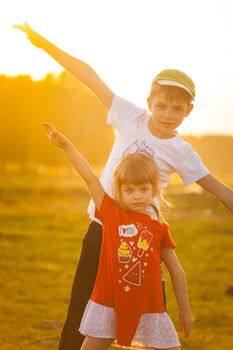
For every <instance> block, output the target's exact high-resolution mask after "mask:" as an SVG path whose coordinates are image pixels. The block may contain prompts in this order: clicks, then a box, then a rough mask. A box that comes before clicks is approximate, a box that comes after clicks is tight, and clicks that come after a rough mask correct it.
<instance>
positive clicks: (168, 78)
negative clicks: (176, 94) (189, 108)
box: [151, 69, 195, 99]
mask: <svg viewBox="0 0 233 350" xmlns="http://www.w3.org/2000/svg"><path fill="white" fill-rule="evenodd" d="M155 84H159V85H169V86H177V87H179V88H181V89H184V90H186V91H188V93H189V94H190V95H191V96H192V98H193V99H194V97H195V85H194V82H193V81H192V79H191V78H190V77H189V76H188V75H187V74H185V73H183V72H181V71H179V70H177V69H164V70H162V71H161V72H160V73H159V74H158V75H157V76H156V77H155V78H154V79H153V81H152V84H151V88H153V86H154V85H155Z"/></svg>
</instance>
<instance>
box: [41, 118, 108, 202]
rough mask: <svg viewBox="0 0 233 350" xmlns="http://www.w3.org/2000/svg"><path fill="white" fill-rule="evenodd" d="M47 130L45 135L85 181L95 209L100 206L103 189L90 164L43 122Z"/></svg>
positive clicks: (57, 132) (52, 128) (61, 136)
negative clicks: (59, 149)
mask: <svg viewBox="0 0 233 350" xmlns="http://www.w3.org/2000/svg"><path fill="white" fill-rule="evenodd" d="M43 125H44V126H45V128H46V130H47V134H46V135H47V137H48V138H49V140H50V141H51V142H52V143H53V144H54V145H55V146H57V147H59V148H61V149H63V151H64V152H65V154H66V156H67V157H68V159H69V160H70V162H71V164H72V165H73V167H74V168H75V169H76V170H77V172H78V173H79V175H80V176H81V177H82V178H83V180H84V181H85V183H86V185H87V188H88V191H89V192H90V195H91V198H92V199H93V201H94V203H95V206H96V208H97V209H99V208H100V205H101V203H102V200H103V197H104V189H103V187H102V185H101V183H100V181H99V178H98V177H97V176H96V175H95V173H94V171H93V170H92V168H91V166H90V165H89V164H88V162H87V161H86V160H85V159H84V158H83V157H82V155H81V154H80V153H79V152H78V151H77V149H76V148H75V147H74V145H73V144H72V143H71V141H70V140H69V139H67V137H65V136H64V135H63V134H61V133H60V132H59V131H57V130H56V129H55V128H54V127H53V126H52V125H51V124H49V123H47V122H43Z"/></svg>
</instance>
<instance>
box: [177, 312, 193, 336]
mask: <svg viewBox="0 0 233 350" xmlns="http://www.w3.org/2000/svg"><path fill="white" fill-rule="evenodd" d="M179 318H180V326H181V329H182V331H183V332H184V337H185V338H188V337H189V336H190V334H191V331H192V319H191V314H190V312H181V311H180V313H179Z"/></svg>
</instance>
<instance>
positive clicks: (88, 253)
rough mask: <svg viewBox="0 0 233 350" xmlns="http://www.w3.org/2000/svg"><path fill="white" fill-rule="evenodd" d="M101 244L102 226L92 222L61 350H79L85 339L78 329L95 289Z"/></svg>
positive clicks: (84, 244) (62, 336)
mask: <svg viewBox="0 0 233 350" xmlns="http://www.w3.org/2000/svg"><path fill="white" fill-rule="evenodd" d="M101 242H102V226H101V225H99V224H98V223H96V222H95V221H92V222H91V223H90V225H89V228H88V231H87V233H86V235H85V237H84V239H83V244H82V251H81V255H80V258H79V262H78V267H77V270H76V273H75V277H74V282H73V286H72V291H71V298H70V303H69V306H68V312H67V317H66V320H65V324H64V326H63V329H62V333H61V339H60V344H59V350H79V349H80V348H81V345H82V343H83V340H84V338H85V337H84V336H83V335H81V334H80V333H79V331H78V329H79V325H80V322H81V320H82V316H83V313H84V310H85V307H86V304H87V302H88V300H89V298H90V295H91V293H92V289H93V287H94V283H95V279H96V274H97V270H98V265H99V255H100V248H101Z"/></svg>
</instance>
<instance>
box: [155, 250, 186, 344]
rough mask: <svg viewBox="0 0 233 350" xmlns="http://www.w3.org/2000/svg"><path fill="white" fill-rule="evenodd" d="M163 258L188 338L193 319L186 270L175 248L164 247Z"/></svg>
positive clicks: (183, 328) (181, 323)
mask: <svg viewBox="0 0 233 350" xmlns="http://www.w3.org/2000/svg"><path fill="white" fill-rule="evenodd" d="M161 258H162V260H163V262H164V263H165V265H166V267H167V269H168V271H169V273H170V276H171V281H172V286H173V289H174V293H175V297H176V301H177V304H178V307H179V319H180V325H181V328H182V330H183V332H184V335H185V338H186V337H188V336H189V335H190V333H191V329H192V319H191V311H190V306H189V299H188V292H187V285H186V278H185V272H184V270H183V268H182V266H181V264H180V262H179V260H178V258H177V256H176V254H175V252H174V249H171V248H165V249H163V250H162V252H161Z"/></svg>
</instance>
